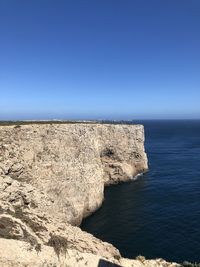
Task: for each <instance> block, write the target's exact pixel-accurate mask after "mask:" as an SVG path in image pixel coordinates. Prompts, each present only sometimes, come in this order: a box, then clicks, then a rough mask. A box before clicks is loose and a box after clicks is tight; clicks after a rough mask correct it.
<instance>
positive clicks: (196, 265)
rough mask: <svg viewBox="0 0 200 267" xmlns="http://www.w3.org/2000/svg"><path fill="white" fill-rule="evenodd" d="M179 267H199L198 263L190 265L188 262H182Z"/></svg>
mask: <svg viewBox="0 0 200 267" xmlns="http://www.w3.org/2000/svg"><path fill="white" fill-rule="evenodd" d="M181 266H183V267H200V263H197V262H195V263H192V262H189V261H184V262H183V263H182V264H181Z"/></svg>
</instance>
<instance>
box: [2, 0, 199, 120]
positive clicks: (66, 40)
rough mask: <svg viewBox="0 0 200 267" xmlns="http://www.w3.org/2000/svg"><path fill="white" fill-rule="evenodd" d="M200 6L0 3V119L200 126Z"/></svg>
mask: <svg viewBox="0 0 200 267" xmlns="http://www.w3.org/2000/svg"><path fill="white" fill-rule="evenodd" d="M199 102H200V1H199V0H187V1H186V0H90V1H89V0H79V1H78V0H65V1H64V0H63V1H61V0H0V119H52V118H60V119H70V118H72V119H101V118H102V119H136V118H200V103H199Z"/></svg>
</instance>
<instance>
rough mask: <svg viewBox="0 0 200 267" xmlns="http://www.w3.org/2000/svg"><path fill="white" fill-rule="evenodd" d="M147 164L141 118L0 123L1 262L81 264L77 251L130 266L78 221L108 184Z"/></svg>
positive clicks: (92, 262) (89, 259)
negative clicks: (136, 122) (126, 122)
mask: <svg viewBox="0 0 200 267" xmlns="http://www.w3.org/2000/svg"><path fill="white" fill-rule="evenodd" d="M146 170H147V158H146V154H145V152H144V132H143V126H141V125H101V124H44V125H38V124H32V125H21V126H20V125H16V126H0V237H1V239H0V246H1V247H0V253H1V254H0V266H85V265H84V264H85V263H84V264H83V262H81V260H80V259H79V257H83V259H84V261H85V262H88V265H87V266H98V264H99V259H100V258H101V259H109V261H111V262H115V263H118V264H119V263H120V264H122V265H123V266H135V265H131V264H136V263H134V262H130V261H128V260H125V259H124V260H123V261H122V258H121V256H120V253H119V251H118V250H117V249H116V248H114V247H113V246H112V245H111V244H108V243H106V242H102V241H101V240H99V239H97V238H95V237H94V236H92V235H90V234H88V233H86V232H83V231H81V229H80V228H78V227H76V225H77V226H78V225H79V224H80V223H81V221H82V219H83V218H84V217H85V216H88V215H89V214H91V213H92V212H94V211H95V210H96V209H98V208H99V207H100V205H101V204H102V201H103V192H104V186H105V185H108V184H112V183H117V182H120V181H126V180H129V179H131V178H132V177H133V176H134V175H136V174H138V173H140V172H144V171H146ZM59 242H61V243H59ZM60 244H61V247H60ZM51 246H52V247H53V248H52V247H51ZM56 246H57V247H56ZM62 246H64V248H65V253H64V254H66V249H67V251H69V254H66V255H67V256H66V255H65V257H64V258H63V255H61V254H63V251H61V252H62V253H61V254H60V255H56V254H55V252H56V251H57V252H58V251H59V249H61V250H62ZM56 249H57V250H56ZM57 254H58V253H57ZM75 255H78V256H77V257H78V259H79V261H80V262H79V261H78V262H79V263H77V262H76V264H75V263H74V261H76V256H75ZM61 258H62V259H63V260H62V261H61ZM61 263H62V264H63V265H62V264H61ZM9 264H10V265H9ZM81 264H82V265H81ZM95 264H96V265H95ZM137 264H139V263H137ZM159 266H160V265H159ZM163 266H164V265H163Z"/></svg>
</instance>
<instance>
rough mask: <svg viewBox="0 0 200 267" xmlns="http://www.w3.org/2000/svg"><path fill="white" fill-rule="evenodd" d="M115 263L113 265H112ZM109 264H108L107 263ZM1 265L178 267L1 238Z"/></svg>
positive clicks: (43, 266)
mask: <svg viewBox="0 0 200 267" xmlns="http://www.w3.org/2000/svg"><path fill="white" fill-rule="evenodd" d="M111 263H113V265H111ZM106 264H107V265H106ZM0 266H1V267H27V266H31V267H52V266H55V267H84V266H85V267H86V266H87V267H107V266H108V267H112V266H113V267H115V266H123V267H176V266H177V267H178V265H177V264H175V263H169V262H166V261H164V260H162V259H156V260H128V259H123V258H121V259H119V260H115V259H112V258H111V259H110V260H109V261H108V260H106V259H103V258H102V257H101V256H99V255H94V254H91V253H83V252H79V251H77V250H75V249H69V250H68V251H67V252H66V253H65V254H61V255H59V257H57V256H56V255H55V251H54V249H53V248H51V247H49V246H43V247H42V250H41V252H39V253H38V252H37V251H35V250H31V249H30V247H29V245H28V244H27V243H26V242H23V241H15V240H9V239H1V242H0Z"/></svg>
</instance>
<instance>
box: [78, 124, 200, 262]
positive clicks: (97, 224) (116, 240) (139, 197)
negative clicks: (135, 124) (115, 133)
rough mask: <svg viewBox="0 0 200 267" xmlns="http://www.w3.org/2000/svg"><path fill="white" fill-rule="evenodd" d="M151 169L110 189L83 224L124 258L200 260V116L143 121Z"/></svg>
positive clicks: (178, 260) (179, 260)
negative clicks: (101, 203) (98, 207)
mask: <svg viewBox="0 0 200 267" xmlns="http://www.w3.org/2000/svg"><path fill="white" fill-rule="evenodd" d="M141 123H143V124H144V126H145V136H146V141H145V147H146V152H147V154H148V159H149V168H150V169H149V172H148V173H146V174H145V175H143V176H141V177H139V178H138V179H137V180H136V181H133V182H129V183H124V184H120V185H115V186H110V187H108V188H106V189H105V201H104V203H103V206H102V207H101V208H100V209H99V210H98V211H97V212H96V213H94V214H93V215H92V216H90V217H88V218H87V219H85V220H84V222H83V224H82V226H81V227H82V229H84V230H86V231H88V232H90V233H92V234H94V235H95V236H96V237H99V238H100V239H102V240H104V241H108V242H110V243H112V244H113V245H115V246H116V247H117V248H118V249H119V250H120V252H121V254H122V255H123V256H125V257H129V258H133V257H136V256H137V255H144V256H145V257H146V258H156V257H162V258H164V259H166V260H169V261H177V262H183V261H184V260H187V261H191V262H195V261H197V262H200V121H198V120H196V121H192V120H191V121H190V120H188V121H141Z"/></svg>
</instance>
